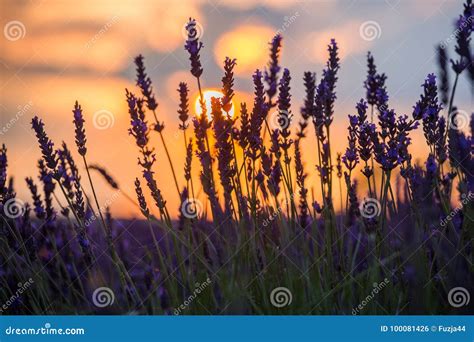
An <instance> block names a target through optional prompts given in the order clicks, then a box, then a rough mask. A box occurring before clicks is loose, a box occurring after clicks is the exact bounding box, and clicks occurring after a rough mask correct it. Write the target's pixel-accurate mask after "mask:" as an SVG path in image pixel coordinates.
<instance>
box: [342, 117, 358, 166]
mask: <svg viewBox="0 0 474 342" xmlns="http://www.w3.org/2000/svg"><path fill="white" fill-rule="evenodd" d="M349 122H350V125H349V127H348V130H349V136H348V141H349V146H348V147H347V149H346V153H344V155H343V156H342V162H343V163H344V165H345V166H346V167H347V169H348V170H349V172H351V171H352V170H353V169H354V168H355V167H356V165H357V163H358V162H359V156H358V155H357V147H356V142H357V127H358V126H357V125H358V120H357V117H356V116H355V115H349Z"/></svg>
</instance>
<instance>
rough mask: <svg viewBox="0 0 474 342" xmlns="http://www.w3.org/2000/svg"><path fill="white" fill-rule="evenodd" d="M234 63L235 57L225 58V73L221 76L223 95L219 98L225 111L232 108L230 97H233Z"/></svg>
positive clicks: (227, 111)
mask: <svg viewBox="0 0 474 342" xmlns="http://www.w3.org/2000/svg"><path fill="white" fill-rule="evenodd" d="M235 65H236V60H235V59H230V58H229V57H226V58H225V62H224V70H225V75H224V77H222V94H224V96H223V97H222V99H221V103H222V110H223V111H224V112H226V113H229V111H230V110H231V108H232V98H233V97H234V89H233V87H234V67H235Z"/></svg>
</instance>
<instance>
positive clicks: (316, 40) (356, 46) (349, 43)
mask: <svg viewBox="0 0 474 342" xmlns="http://www.w3.org/2000/svg"><path fill="white" fill-rule="evenodd" d="M364 23H368V24H369V25H370V24H371V23H370V22H369V21H367V22H363V21H349V22H347V23H346V24H344V25H341V26H338V27H331V28H328V29H325V30H322V31H316V32H312V33H310V34H308V36H307V37H309V42H308V41H307V39H308V38H307V37H303V39H304V40H306V43H304V42H303V43H302V46H306V45H308V44H309V46H310V53H309V54H308V55H309V57H310V59H315V60H316V61H317V62H319V63H325V62H326V60H327V58H328V52H327V46H328V44H329V42H330V41H331V39H332V38H334V39H336V42H337V44H338V47H339V57H340V58H341V60H342V59H344V58H347V57H349V56H351V55H358V54H361V53H365V52H366V51H367V50H368V49H369V48H370V46H372V45H373V44H374V42H375V41H376V40H377V39H378V38H376V35H378V34H379V33H378V32H380V35H383V34H384V33H383V27H380V25H379V26H378V27H380V30H379V29H378V27H377V26H376V25H375V24H372V25H373V26H371V27H369V28H368V30H367V31H366V32H365V33H362V34H361V32H360V31H361V28H364V27H366V28H367V24H364ZM374 23H375V22H374ZM372 28H373V29H374V31H371V30H372ZM372 34H375V36H374V38H373V37H372ZM364 37H365V39H364ZM372 38H373V40H370V39H372Z"/></svg>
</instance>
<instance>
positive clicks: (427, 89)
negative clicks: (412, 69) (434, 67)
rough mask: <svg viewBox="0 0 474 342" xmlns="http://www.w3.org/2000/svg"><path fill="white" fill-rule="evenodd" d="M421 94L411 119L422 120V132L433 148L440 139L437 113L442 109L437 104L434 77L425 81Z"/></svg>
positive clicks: (430, 76)
mask: <svg viewBox="0 0 474 342" xmlns="http://www.w3.org/2000/svg"><path fill="white" fill-rule="evenodd" d="M422 87H423V94H422V95H421V96H420V100H419V101H418V102H417V103H416V105H415V106H414V107H413V118H414V119H415V120H420V119H422V121H423V132H424V135H425V138H426V141H427V142H428V145H429V146H430V147H431V148H434V146H435V144H436V142H437V140H438V139H441V138H442V137H441V135H440V132H439V123H438V121H439V112H440V111H441V109H442V107H441V105H440V104H439V103H438V88H437V86H436V76H435V75H434V74H429V75H428V76H427V78H426V79H425V82H424V84H422Z"/></svg>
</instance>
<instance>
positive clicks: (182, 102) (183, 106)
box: [178, 82, 189, 131]
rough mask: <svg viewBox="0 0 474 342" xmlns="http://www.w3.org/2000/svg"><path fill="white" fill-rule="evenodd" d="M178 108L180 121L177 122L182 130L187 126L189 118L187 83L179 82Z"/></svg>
mask: <svg viewBox="0 0 474 342" xmlns="http://www.w3.org/2000/svg"><path fill="white" fill-rule="evenodd" d="M178 92H179V109H178V114H179V115H178V118H179V120H180V121H181V123H180V124H179V129H182V130H183V131H184V130H185V129H186V128H188V126H189V125H188V123H187V121H188V119H189V97H188V96H189V95H188V93H189V90H188V85H187V84H186V83H184V82H181V83H180V84H179V88H178Z"/></svg>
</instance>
